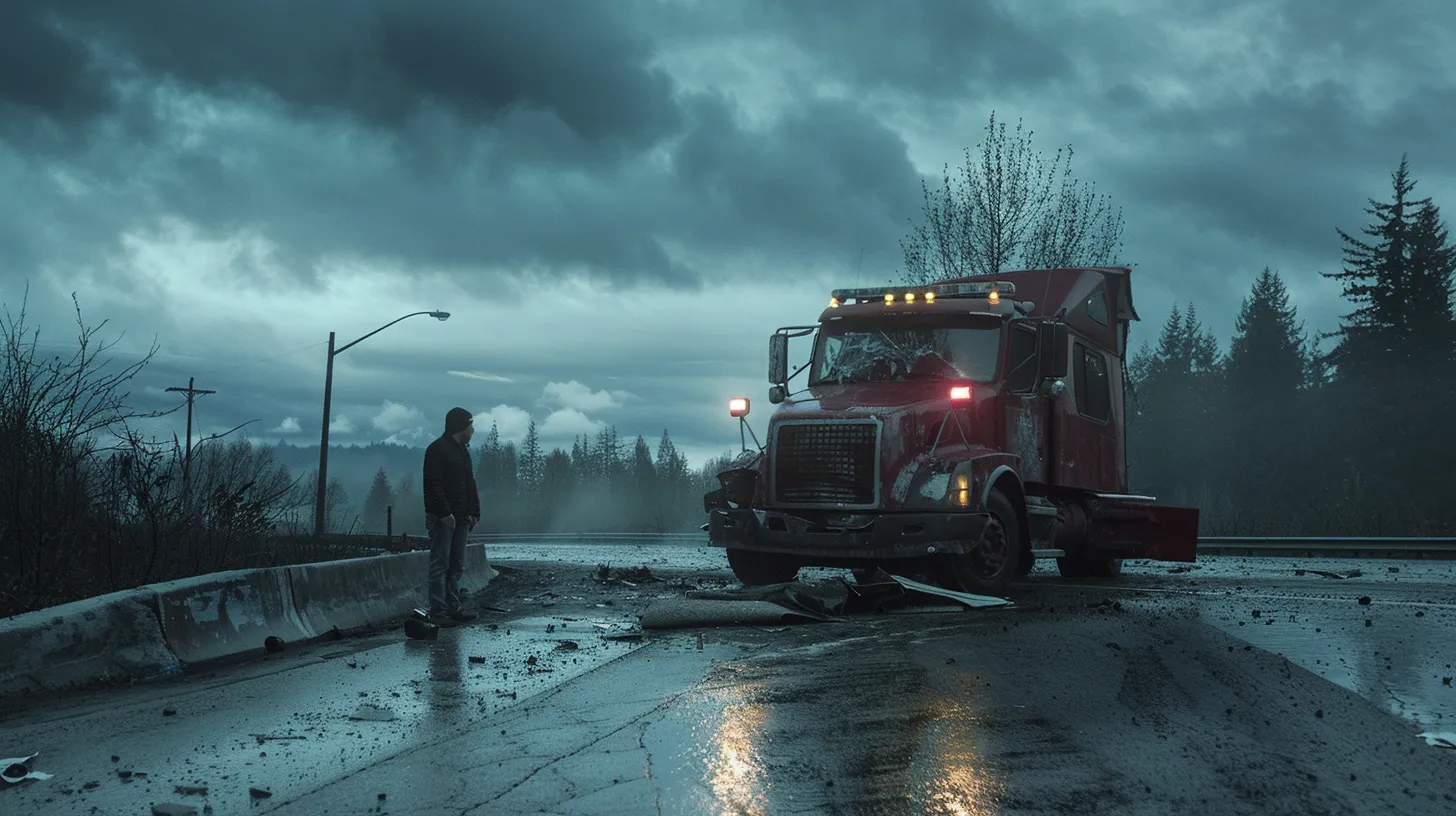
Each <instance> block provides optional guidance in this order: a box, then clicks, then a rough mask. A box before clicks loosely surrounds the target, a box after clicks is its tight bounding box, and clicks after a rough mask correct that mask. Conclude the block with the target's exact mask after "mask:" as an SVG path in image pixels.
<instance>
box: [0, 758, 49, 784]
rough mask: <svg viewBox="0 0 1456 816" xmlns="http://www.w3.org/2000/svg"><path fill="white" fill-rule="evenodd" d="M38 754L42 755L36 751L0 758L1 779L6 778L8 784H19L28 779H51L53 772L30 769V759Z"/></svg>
mask: <svg viewBox="0 0 1456 816" xmlns="http://www.w3.org/2000/svg"><path fill="white" fill-rule="evenodd" d="M38 756H40V754H39V753H34V754H31V755H30V756H27V757H11V758H10V759H0V779H3V780H5V783H6V784H7V785H19V784H20V783H21V782H24V781H25V780H27V779H35V780H44V779H50V778H51V774H48V773H42V772H41V771H32V770H31V769H30V761H31V760H33V759H35V758H36V757H38Z"/></svg>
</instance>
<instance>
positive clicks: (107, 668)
mask: <svg viewBox="0 0 1456 816" xmlns="http://www.w3.org/2000/svg"><path fill="white" fill-rule="evenodd" d="M177 662H178V661H177V658H176V656H175V655H174V654H173V653H172V650H171V649H170V648H168V646H167V643H166V641H165V640H164V639H163V637H162V629H161V626H160V625H159V623H158V618H157V599H156V592H154V591H153V590H152V589H151V588H150V587H142V588H140V589H130V590H125V591H122V592H113V593H111V594H109V595H101V596H98V597H95V598H86V599H84V600H80V601H73V602H71V603H68V604H62V605H61V606H53V607H50V608H49V609H39V610H36V611H34V612H27V613H25V614H23V615H16V616H15V617H12V618H6V619H4V620H0V695H10V694H15V693H17V692H25V691H43V690H46V689H52V688H59V687H64V686H70V685H74V684H78V683H87V682H92V681H95V680H101V679H105V678H111V677H115V678H133V677H150V676H153V675H156V674H158V673H161V672H163V671H166V670H167V669H169V668H170V667H173V666H176V665H177Z"/></svg>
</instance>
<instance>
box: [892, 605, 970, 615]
mask: <svg viewBox="0 0 1456 816" xmlns="http://www.w3.org/2000/svg"><path fill="white" fill-rule="evenodd" d="M885 611H886V612H888V613H890V614H891V615H938V614H945V613H948V612H954V613H957V614H959V613H961V612H964V611H966V608H965V607H964V606H956V605H955V604H935V605H932V606H906V607H901V608H899V609H887V610H885Z"/></svg>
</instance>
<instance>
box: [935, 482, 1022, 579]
mask: <svg viewBox="0 0 1456 816" xmlns="http://www.w3.org/2000/svg"><path fill="white" fill-rule="evenodd" d="M986 510H987V512H989V513H990V514H991V521H990V523H989V524H988V525H987V527H986V532H985V534H983V535H982V537H981V541H980V542H979V545H980V546H979V547H978V548H977V551H975V552H971V553H966V554H964V555H954V556H951V557H950V560H949V563H948V564H946V566H945V568H944V569H943V570H942V572H941V574H942V578H941V583H942V585H944V586H945V587H946V588H947V589H955V590H959V591H961V592H969V593H971V594H973V595H996V596H1000V595H1004V594H1005V593H1006V587H1008V586H1009V585H1010V584H1011V581H1012V580H1013V579H1015V577H1016V571H1017V562H1018V561H1019V560H1020V558H1021V526H1020V522H1019V521H1018V520H1017V516H1016V505H1014V504H1012V503H1011V500H1010V499H1008V498H1007V497H1006V494H1005V493H1002V492H1001V491H1000V490H996V489H995V488H992V490H991V493H990V495H988V496H987V497H986Z"/></svg>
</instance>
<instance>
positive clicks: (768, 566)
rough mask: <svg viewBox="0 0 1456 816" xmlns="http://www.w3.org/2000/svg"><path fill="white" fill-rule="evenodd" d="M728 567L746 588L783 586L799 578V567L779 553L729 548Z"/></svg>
mask: <svg viewBox="0 0 1456 816" xmlns="http://www.w3.org/2000/svg"><path fill="white" fill-rule="evenodd" d="M728 566H729V567H730V568H731V569H732V570H733V576H734V577H735V578H737V579H738V580H739V581H741V582H742V583H743V585H744V586H765V585H767V584H783V583H788V582H789V581H792V580H794V579H795V578H798V577H799V565H798V564H796V563H794V562H793V561H792V560H790V559H789V558H788V557H787V556H783V555H779V554H778V553H765V552H755V551H753V550H740V549H735V548H732V547H729V548H728Z"/></svg>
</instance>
